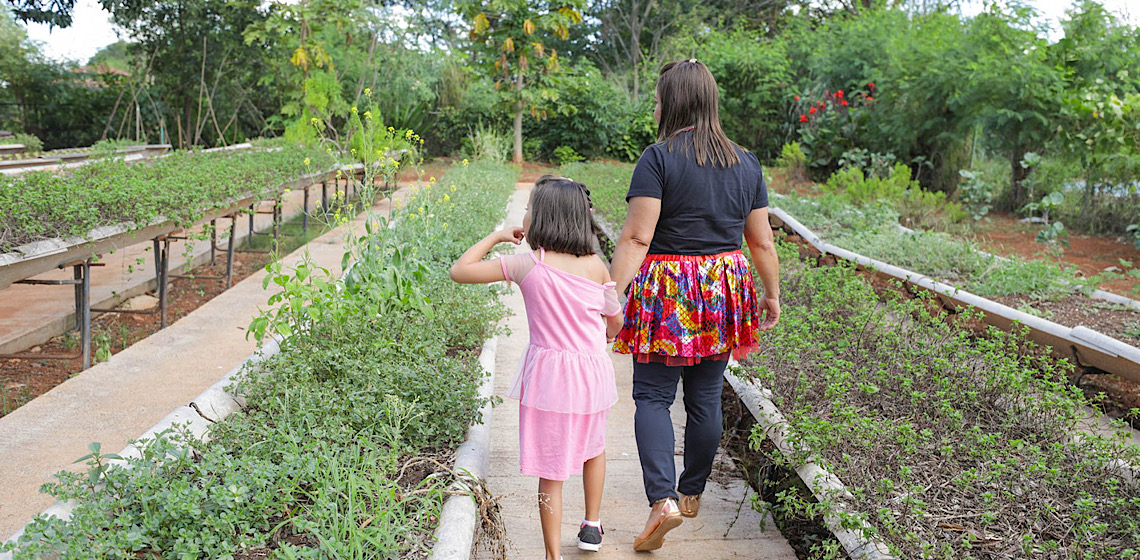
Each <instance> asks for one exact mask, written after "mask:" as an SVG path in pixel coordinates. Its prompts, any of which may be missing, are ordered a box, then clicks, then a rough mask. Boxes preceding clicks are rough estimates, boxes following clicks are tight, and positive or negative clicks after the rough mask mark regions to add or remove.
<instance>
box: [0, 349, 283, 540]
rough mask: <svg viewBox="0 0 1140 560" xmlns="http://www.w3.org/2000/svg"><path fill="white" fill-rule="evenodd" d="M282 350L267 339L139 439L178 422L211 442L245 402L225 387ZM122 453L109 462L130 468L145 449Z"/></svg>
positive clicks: (57, 507)
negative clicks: (217, 427) (215, 426)
mask: <svg viewBox="0 0 1140 560" xmlns="http://www.w3.org/2000/svg"><path fill="white" fill-rule="evenodd" d="M280 350H281V346H280V341H279V340H278V339H273V340H269V341H267V342H266V343H265V345H263V346H262V347H261V348H260V349H258V350H257V351H256V352H254V353H253V354H251V355H250V356H249V357H248V358H246V359H245V360H244V361H242V363H241V364H239V365H238V366H237V367H235V368H234V369H232V370H230V371H229V372H228V373H226V374H225V375H223V376H222V377H221V379H218V381H216V382H215V383H214V384H213V385H211V386H210V387H209V388H207V389H206V390H205V391H203V392H202V394H200V395H198V396H197V397H196V398H195V399H194V400H193V401H191V402H190V403H189V404H188V405H187V406H180V407H178V408H176V409H174V411H173V412H171V413H170V414H167V415H166V417H164V418H163V419H162V420H159V421H158V423H156V424H155V425H154V426H151V428H150V429H148V430H147V431H145V432H143V433H142V434H139V436H138V437H137V438H135V439H154V437H155V435H157V434H159V433H161V432H163V431H166V430H169V429H171V428H173V427H174V425H175V424H178V425H183V426H185V427H186V428H187V429H188V430H189V431H190V433H192V434H194V435H195V436H196V437H200V438H202V440H203V441H209V436H208V432H209V429H210V424H212V423H214V422H219V421H221V420H222V419H223V418H225V417H226V416H229V415H230V414H233V413H234V412H236V411H238V410H240V409H241V406H242V404H244V399H242V398H241V396H240V395H234V394H231V393H228V392H227V391H226V390H225V387H226V386H227V385H229V384H230V383H232V382H233V379H234V376H236V375H237V374H238V373H239V372H241V371H242V370H243V369H245V368H246V367H247V366H249V365H251V364H255V363H257V362H260V361H263V360H265V359H267V358H270V357H272V356H273V355H275V354H277V353H278V352H280ZM118 455H119V456H121V457H123V459H116V460H112V461H108V463H109V464H112V465H116V466H119V467H123V468H127V467H129V465H128V463H127V461H126V459H129V458H138V457H140V456H141V452H140V451H139V449H138V447H136V446H135V445H134V444H130V445H127V446H126V447H124V448H123V449H122V451H119V453H118ZM74 510H75V504H74V503H73V502H70V501H67V502H56V503H54V504H52V505H51V506H49V507H48V508H47V509H45V510H44V511H43V512H41V513H40V515H42V516H46V517H56V518H59V519H62V520H67V519H69V518H70V517H71V513H72V512H73V511H74ZM29 524H31V522H29ZM23 534H24V530H23V529H21V530H20V531H19V532H17V533H16V534H15V535H12V536H11V537H10V538H8V539H7V540H6V541H4V542H5V544H8V543H14V542H16V541H17V540H19V538H20V537H21V536H23ZM11 559H12V553H11V552H0V560H11Z"/></svg>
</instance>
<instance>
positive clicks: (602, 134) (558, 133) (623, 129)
mask: <svg viewBox="0 0 1140 560" xmlns="http://www.w3.org/2000/svg"><path fill="white" fill-rule="evenodd" d="M544 83H545V84H547V86H548V88H549V91H548V98H547V99H548V101H549V104H548V105H547V107H548V109H549V110H548V111H546V112H545V113H543V115H542V116H543V118H541V119H528V120H527V121H526V122H524V126H523V132H524V135H525V137H526V138H528V139H529V138H536V139H539V140H541V143H542V144H541V148H540V150H539V151H540V154H541V155H542V156H543V157H551V156H552V155H553V153H554V150H555V149H556V148H558V147H560V146H567V147H570V148H573V149H574V151H576V152H578V153H579V154H581V155H582V156H583V157H586V158H598V157H614V158H617V159H620V160H624V161H635V160H636V159H637V158H638V157H639V156H640V155H641V152H642V150H644V149H645V147H646V146H647V145H649V144H651V143H652V142H654V141H656V135H657V125H656V123H655V122H654V121H653V108H652V107H651V106H646V105H645V104H634V103H630V101H629V100H628V99H627V98H626V96H625V93H624V92H623V91H622V90H621V88H620V87H618V86H617V85H616V84H614V83H613V82H612V81H610V80H607V79H606V77H605V76H603V75H602V73H601V72H600V71H599V70H598V69H596V68H594V67H593V66H591V65H590V64H588V63H579V64H575V65H573V66H570V65H566V66H563V67H562V71H561V72H559V73H557V74H555V75H552V76H549V77H546V78H544Z"/></svg>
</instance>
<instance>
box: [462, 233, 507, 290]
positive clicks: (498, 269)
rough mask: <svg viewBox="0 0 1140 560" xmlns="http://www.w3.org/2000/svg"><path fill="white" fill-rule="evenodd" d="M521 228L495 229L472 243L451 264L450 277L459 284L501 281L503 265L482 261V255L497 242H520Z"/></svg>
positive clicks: (504, 278) (503, 277)
mask: <svg viewBox="0 0 1140 560" xmlns="http://www.w3.org/2000/svg"><path fill="white" fill-rule="evenodd" d="M524 235H525V234H524V231H523V228H521V227H515V228H507V229H504V230H500V231H496V232H495V233H492V234H490V235H488V236H487V237H484V238H483V240H482V241H480V242H478V243H476V244H475V245H472V246H471V248H470V249H468V250H467V252H465V253H463V255H462V256H461V257H459V260H457V261H455V264H453V265H451V279H452V280H455V281H456V282H459V283H460V284H489V283H491V282H501V281H503V280H506V279H507V277H506V276H504V275H503V267H502V265H500V264H499V263H498V262H497V261H493V260H492V261H484V260H483V257H485V256H487V253H490V252H491V249H494V248H495V245H498V244H499V243H514V244H515V245H518V244H520V243H522V240H523V236H524Z"/></svg>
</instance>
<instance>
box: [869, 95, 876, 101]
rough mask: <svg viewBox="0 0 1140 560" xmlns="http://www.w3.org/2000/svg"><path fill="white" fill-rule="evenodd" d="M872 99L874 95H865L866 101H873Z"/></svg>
mask: <svg viewBox="0 0 1140 560" xmlns="http://www.w3.org/2000/svg"><path fill="white" fill-rule="evenodd" d="M874 100H875V98H874V97H871V96H870V95H868V96H867V101H874Z"/></svg>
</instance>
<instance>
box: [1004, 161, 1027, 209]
mask: <svg viewBox="0 0 1140 560" xmlns="http://www.w3.org/2000/svg"><path fill="white" fill-rule="evenodd" d="M1025 153H1026V150H1025V149H1023V148H1017V149H1015V150H1013V151H1012V152H1010V154H1009V169H1010V174H1009V210H1011V211H1014V212H1016V211H1017V210H1018V209H1020V208H1021V207H1022V206H1025V204H1026V203H1028V202H1029V200H1028V198H1029V193H1028V191H1027V189H1026V188H1025V179H1026V178H1028V177H1029V170H1028V169H1026V168H1025V167H1022V166H1021V160H1023V159H1025Z"/></svg>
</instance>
